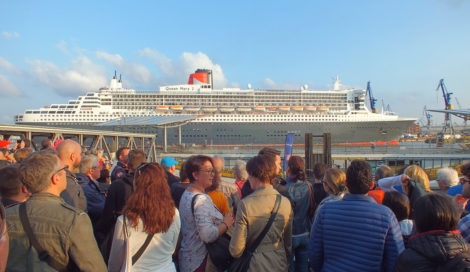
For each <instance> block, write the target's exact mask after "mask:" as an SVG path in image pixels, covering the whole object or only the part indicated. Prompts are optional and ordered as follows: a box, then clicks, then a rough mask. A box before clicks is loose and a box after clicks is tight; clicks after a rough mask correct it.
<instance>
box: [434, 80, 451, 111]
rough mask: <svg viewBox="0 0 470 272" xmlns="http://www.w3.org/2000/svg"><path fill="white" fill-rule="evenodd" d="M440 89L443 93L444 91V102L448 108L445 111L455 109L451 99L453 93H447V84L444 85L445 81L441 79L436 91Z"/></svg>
mask: <svg viewBox="0 0 470 272" xmlns="http://www.w3.org/2000/svg"><path fill="white" fill-rule="evenodd" d="M439 88H440V89H441V91H442V96H443V97H444V102H445V106H446V108H445V109H446V110H451V109H453V108H454V106H452V104H451V103H450V97H451V95H452V94H453V93H449V92H448V91H447V87H446V85H445V83H444V79H441V80H440V81H439V85H437V88H436V90H437V89H439Z"/></svg>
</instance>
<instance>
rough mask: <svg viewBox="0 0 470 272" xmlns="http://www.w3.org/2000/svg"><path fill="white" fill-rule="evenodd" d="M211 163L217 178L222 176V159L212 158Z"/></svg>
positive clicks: (223, 166)
mask: <svg viewBox="0 0 470 272" xmlns="http://www.w3.org/2000/svg"><path fill="white" fill-rule="evenodd" d="M212 161H213V162H214V168H215V170H216V171H217V173H218V174H219V176H222V173H223V172H224V168H225V160H224V158H222V157H220V156H214V158H212Z"/></svg>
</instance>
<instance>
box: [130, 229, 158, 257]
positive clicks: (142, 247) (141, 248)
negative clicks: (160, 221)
mask: <svg viewBox="0 0 470 272" xmlns="http://www.w3.org/2000/svg"><path fill="white" fill-rule="evenodd" d="M154 235H155V234H148V235H147V239H145V242H144V244H143V245H142V246H141V247H140V248H139V250H138V251H137V252H136V253H135V254H134V256H132V265H134V264H135V263H136V262H137V260H138V259H139V258H140V256H142V254H143V253H144V251H145V249H147V247H148V245H149V244H150V241H151V240H152V238H153V236H154Z"/></svg>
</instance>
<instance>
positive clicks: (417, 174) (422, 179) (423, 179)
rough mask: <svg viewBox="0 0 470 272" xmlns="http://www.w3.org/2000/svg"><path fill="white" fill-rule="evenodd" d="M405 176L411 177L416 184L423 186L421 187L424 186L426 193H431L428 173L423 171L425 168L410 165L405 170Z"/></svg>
mask: <svg viewBox="0 0 470 272" xmlns="http://www.w3.org/2000/svg"><path fill="white" fill-rule="evenodd" d="M404 174H405V175H407V176H409V177H410V179H412V180H415V181H416V182H418V183H419V184H421V186H423V188H424V189H425V190H426V191H428V192H430V191H431V188H430V187H429V177H428V174H426V172H425V171H424V170H423V168H421V167H419V166H417V165H410V166H408V167H407V168H406V169H405V172H404Z"/></svg>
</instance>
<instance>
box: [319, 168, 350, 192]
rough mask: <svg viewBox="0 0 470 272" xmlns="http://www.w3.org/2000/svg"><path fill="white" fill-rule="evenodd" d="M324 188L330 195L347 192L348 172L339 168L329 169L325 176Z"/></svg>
mask: <svg viewBox="0 0 470 272" xmlns="http://www.w3.org/2000/svg"><path fill="white" fill-rule="evenodd" d="M323 188H324V189H325V192H327V193H328V194H330V195H339V194H341V193H344V192H346V191H347V187H346V174H345V173H344V172H343V170H341V169H338V168H329V169H327V170H326V172H325V175H324V176H323Z"/></svg>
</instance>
